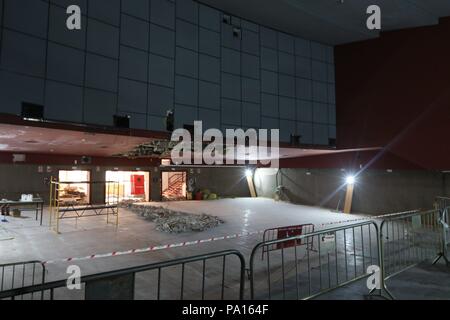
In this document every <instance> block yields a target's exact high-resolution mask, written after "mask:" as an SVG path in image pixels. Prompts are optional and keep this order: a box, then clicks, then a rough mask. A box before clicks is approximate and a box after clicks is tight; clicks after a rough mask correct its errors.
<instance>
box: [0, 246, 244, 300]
mask: <svg viewBox="0 0 450 320" xmlns="http://www.w3.org/2000/svg"><path fill="white" fill-rule="evenodd" d="M232 256H233V257H234V258H233V260H231V259H232V258H231V257H232ZM174 271H175V272H174ZM235 275H237V277H233V276H235ZM67 284H68V282H67V280H60V281H54V282H47V283H42V284H39V285H29V286H24V287H21V288H13V289H10V290H6V291H3V292H0V299H15V298H16V297H17V296H22V295H25V294H33V293H36V292H43V294H42V297H41V298H42V299H50V300H54V299H81V300H83V299H85V300H103V299H108V300H116V299H120V300H132V299H155V300H167V299H171V300H175V299H180V300H183V299H185V298H187V299H189V300H195V299H201V300H205V299H221V300H223V299H228V300H232V299H239V300H242V299H243V298H244V285H245V260H244V257H243V256H242V254H241V253H240V252H239V251H237V250H225V251H219V252H213V253H208V254H203V255H197V256H192V257H187V258H180V259H174V260H170V261H165V262H159V263H153V264H148V265H143V266H138V267H131V268H126V269H121V270H116V271H110V272H104V273H99V274H93V275H88V276H83V277H81V279H80V285H81V288H80V290H69V289H68V288H67Z"/></svg>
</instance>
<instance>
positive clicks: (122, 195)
mask: <svg viewBox="0 0 450 320" xmlns="http://www.w3.org/2000/svg"><path fill="white" fill-rule="evenodd" d="M105 180H106V181H111V182H112V181H114V182H116V183H106V188H105V199H106V202H108V199H109V201H117V200H116V199H114V198H115V197H117V195H118V196H119V199H118V201H119V203H120V202H123V201H130V202H148V201H149V199H150V173H149V172H148V171H106V173H105ZM117 182H118V183H117ZM117 188H119V190H116V189H117Z"/></svg>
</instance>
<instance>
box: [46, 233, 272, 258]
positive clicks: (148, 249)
mask: <svg viewBox="0 0 450 320" xmlns="http://www.w3.org/2000/svg"><path fill="white" fill-rule="evenodd" d="M263 232H264V230H259V231H251V232H242V233H235V234H230V235H226V236H220V237H213V238H208V239H202V240H193V241H185V242H179V243H172V244H163V245H159V246H153V247H146V248H141V249H130V250H126V251H113V252H109V253H100V254H92V255H89V256H85V257H77V258H64V259H55V260H48V261H44V262H43V263H44V264H51V263H56V262H73V261H84V260H92V259H98V258H106V257H117V256H123V255H128V254H134V253H143V252H151V251H159V250H164V249H171V248H178V247H186V246H192V245H197V244H202V243H207V242H213V241H219V240H228V239H235V238H242V237H248V236H251V235H255V234H260V233H263Z"/></svg>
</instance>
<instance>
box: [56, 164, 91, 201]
mask: <svg viewBox="0 0 450 320" xmlns="http://www.w3.org/2000/svg"><path fill="white" fill-rule="evenodd" d="M58 180H59V182H61V184H60V186H59V188H60V189H59V193H58V197H59V200H60V202H61V203H62V204H64V205H86V204H90V198H91V197H90V181H91V172H90V171H88V170H59V172H58ZM64 182H66V183H64Z"/></svg>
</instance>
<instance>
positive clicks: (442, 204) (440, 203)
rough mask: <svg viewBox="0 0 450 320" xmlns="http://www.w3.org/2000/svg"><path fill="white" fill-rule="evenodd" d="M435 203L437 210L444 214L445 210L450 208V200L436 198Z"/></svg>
mask: <svg viewBox="0 0 450 320" xmlns="http://www.w3.org/2000/svg"><path fill="white" fill-rule="evenodd" d="M434 203H435V209H436V210H440V211H441V212H442V211H443V210H444V209H445V208H447V207H450V198H448V197H436V198H435V199H434Z"/></svg>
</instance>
